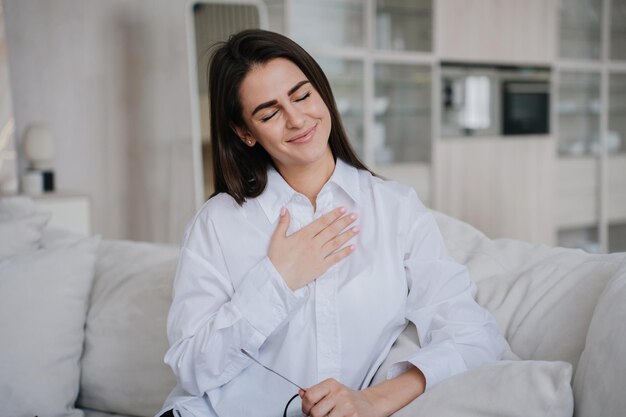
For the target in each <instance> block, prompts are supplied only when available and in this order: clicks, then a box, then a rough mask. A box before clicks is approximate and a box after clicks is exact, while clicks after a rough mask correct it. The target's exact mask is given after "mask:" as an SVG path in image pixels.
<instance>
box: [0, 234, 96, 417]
mask: <svg viewBox="0 0 626 417" xmlns="http://www.w3.org/2000/svg"><path fill="white" fill-rule="evenodd" d="M98 243H99V238H96V237H94V238H87V239H80V240H74V241H73V242H71V243H66V244H63V245H55V246H54V247H50V248H46V249H39V250H35V251H31V252H27V253H23V254H18V255H15V256H13V257H11V258H9V259H5V260H3V261H1V262H0V294H2V302H0V333H1V334H2V338H0V404H2V411H0V414H2V415H7V416H12V417H33V416H36V415H39V416H54V417H75V416H82V412H81V411H79V410H76V409H75V408H74V403H75V401H76V398H77V396H78V388H79V379H80V368H79V361H80V357H81V353H82V349H83V340H84V325H85V317H86V314H87V300H88V296H89V291H90V289H91V282H92V278H93V267H94V262H95V251H96V248H97V246H98Z"/></svg>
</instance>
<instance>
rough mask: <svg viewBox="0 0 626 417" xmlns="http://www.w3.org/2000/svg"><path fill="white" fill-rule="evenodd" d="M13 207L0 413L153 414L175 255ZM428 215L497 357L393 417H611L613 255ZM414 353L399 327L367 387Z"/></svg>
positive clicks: (620, 286)
mask: <svg viewBox="0 0 626 417" xmlns="http://www.w3.org/2000/svg"><path fill="white" fill-rule="evenodd" d="M16 207H17V208H16ZM25 207H28V203H25V202H24V201H22V202H20V203H19V204H12V203H5V204H4V207H3V203H2V202H1V201H0V236H2V239H3V241H2V244H1V245H0V259H1V260H0V294H2V298H3V303H2V304H0V331H1V332H2V335H3V340H2V341H0V404H2V407H3V408H2V411H0V415H2V416H5V415H6V416H15V417H22V416H24V417H33V416H35V415H38V416H40V417H44V416H46V417H47V416H50V417H54V416H80V415H83V414H84V415H86V416H89V417H105V416H106V417H111V416H152V415H154V414H155V413H156V412H157V411H158V410H159V409H160V407H161V405H162V403H163V400H164V399H165V397H166V396H167V394H168V393H169V391H170V389H171V388H172V387H173V386H174V384H175V379H174V376H173V374H172V372H171V371H170V369H169V368H168V367H167V366H166V365H165V364H164V363H163V356H164V354H165V351H166V349H167V346H168V344H167V340H166V335H165V322H166V315H167V310H168V307H169V303H170V300H171V287H172V278H173V276H174V271H175V266H176V259H177V253H178V250H177V248H176V247H171V246H162V245H155V244H149V243H141V242H129V241H113V240H101V239H99V238H97V237H91V238H79V237H77V236H73V235H69V234H67V233H63V232H60V231H47V230H45V229H44V225H45V219H46V218H45V216H42V215H40V214H37V213H35V212H33V210H32V209H31V208H25ZM436 217H437V220H438V223H439V225H440V228H441V231H442V233H443V235H444V237H445V239H446V243H447V245H448V248H449V250H450V253H451V255H452V256H453V257H455V258H456V259H457V260H459V261H460V262H463V263H465V264H467V265H468V267H469V268H470V271H471V275H472V279H474V280H475V282H476V284H477V288H478V292H477V300H478V302H479V303H480V304H482V305H483V306H485V307H487V308H488V309H489V310H490V311H491V312H492V313H493V314H494V315H495V317H496V319H497V320H498V323H499V326H500V328H501V331H502V332H503V334H504V335H505V337H506V339H507V341H508V342H509V344H510V347H511V350H510V351H509V352H508V353H507V356H506V360H504V361H501V362H498V363H495V364H491V365H488V366H485V367H482V368H479V369H474V370H471V371H469V372H467V373H465V374H462V375H459V376H457V377H454V378H450V379H449V380H446V381H444V382H442V383H441V384H439V385H437V386H435V387H433V388H432V389H431V390H429V391H428V392H427V393H426V394H424V395H423V396H422V397H420V398H418V399H417V400H416V401H414V402H413V403H411V404H410V405H409V406H407V407H406V408H405V409H403V410H401V411H400V412H398V413H396V415H397V416H422V415H438V416H483V415H494V416H496V415H497V416H518V415H519V416H536V415H541V416H572V415H573V413H574V411H573V409H574V405H575V413H576V415H577V416H585V417H598V416H618V415H619V416H622V415H624V414H623V413H624V411H623V410H626V396H624V395H623V393H622V392H623V389H624V387H625V386H626V359H625V358H626V254H624V253H621V254H612V255H590V254H586V253H584V252H581V251H577V250H568V249H562V248H550V247H546V246H536V245H530V244H527V243H525V242H520V241H514V240H491V239H488V238H486V237H485V236H484V235H482V234H481V233H480V232H478V231H476V230H475V229H473V228H472V227H471V226H469V225H467V224H465V223H462V222H459V221H457V220H454V219H452V218H449V217H447V216H444V215H442V214H439V213H436ZM20 222H21V223H20ZM416 345H417V338H416V337H415V331H414V328H412V327H408V328H407V330H406V331H405V332H404V333H403V334H402V335H401V337H400V338H399V339H398V341H397V342H396V344H395V345H394V347H393V349H392V351H391V352H390V354H389V357H388V360H387V361H386V362H385V363H384V364H383V365H382V366H381V368H380V369H379V371H378V373H377V375H376V377H375V380H374V382H375V383H376V382H378V381H380V380H382V379H383V378H385V375H386V368H387V367H388V365H389V363H390V362H393V360H395V359H397V358H399V357H402V355H403V354H404V352H408V351H410V350H411V349H415V348H416Z"/></svg>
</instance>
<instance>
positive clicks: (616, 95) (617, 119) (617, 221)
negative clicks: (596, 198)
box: [606, 73, 626, 252]
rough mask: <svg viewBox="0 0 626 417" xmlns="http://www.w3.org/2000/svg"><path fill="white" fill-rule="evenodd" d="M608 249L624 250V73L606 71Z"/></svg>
mask: <svg viewBox="0 0 626 417" xmlns="http://www.w3.org/2000/svg"><path fill="white" fill-rule="evenodd" d="M606 146H607V152H608V167H607V175H608V179H607V182H608V191H607V194H608V195H607V202H608V210H607V212H608V216H609V252H623V251H626V74H623V73H622V74H610V75H609V132H608V135H607V138H606Z"/></svg>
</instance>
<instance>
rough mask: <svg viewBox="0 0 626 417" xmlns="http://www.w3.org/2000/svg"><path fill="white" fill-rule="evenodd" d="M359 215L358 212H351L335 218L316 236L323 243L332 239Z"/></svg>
mask: <svg viewBox="0 0 626 417" xmlns="http://www.w3.org/2000/svg"><path fill="white" fill-rule="evenodd" d="M358 217H359V216H358V215H357V214H356V213H350V214H348V215H347V216H343V217H342V218H340V219H337V220H335V221H334V222H333V223H332V224H330V225H329V226H328V227H326V228H325V229H324V230H322V231H320V232H319V233H318V234H317V235H316V236H315V238H316V239H319V241H320V242H322V245H323V244H325V243H326V242H328V241H329V240H330V239H332V238H334V237H335V236H337V234H338V233H339V232H341V231H342V230H343V229H345V228H346V227H348V226H349V225H350V224H352V223H353V222H354V221H355V220H356V219H357V218H358Z"/></svg>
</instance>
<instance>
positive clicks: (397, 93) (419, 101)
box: [372, 64, 432, 165]
mask: <svg viewBox="0 0 626 417" xmlns="http://www.w3.org/2000/svg"><path fill="white" fill-rule="evenodd" d="M374 76H375V81H374V82H375V85H374V93H375V97H374V103H373V108H374V127H373V132H372V141H373V143H372V145H373V148H374V161H375V162H376V164H382V165H384V164H391V163H396V162H430V158H431V157H430V154H431V106H430V102H431V89H432V74H431V69H430V67H429V66H423V65H404V64H376V65H375V67H374Z"/></svg>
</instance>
